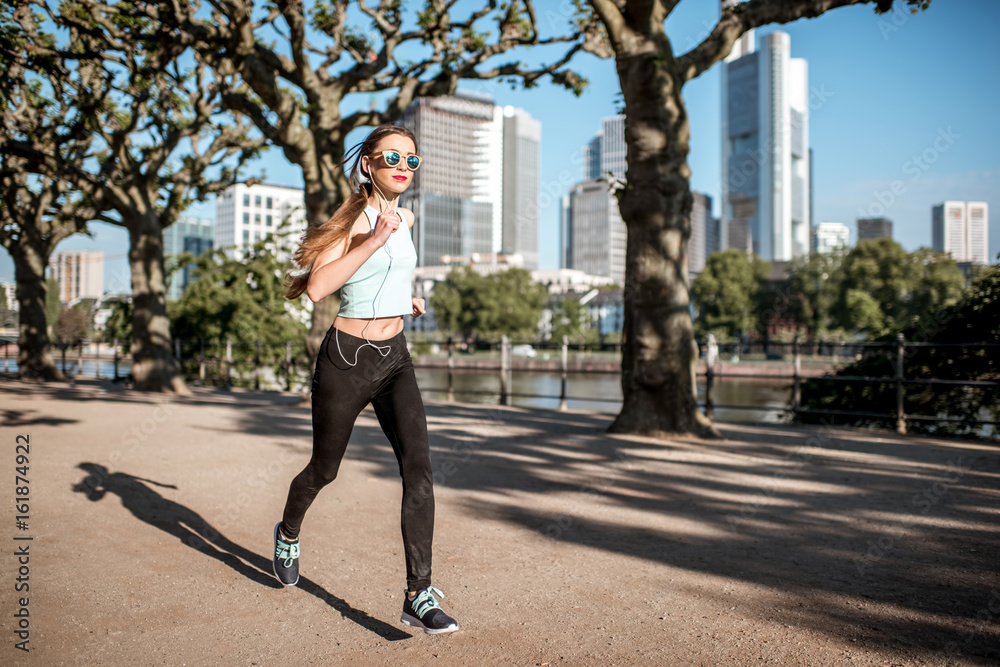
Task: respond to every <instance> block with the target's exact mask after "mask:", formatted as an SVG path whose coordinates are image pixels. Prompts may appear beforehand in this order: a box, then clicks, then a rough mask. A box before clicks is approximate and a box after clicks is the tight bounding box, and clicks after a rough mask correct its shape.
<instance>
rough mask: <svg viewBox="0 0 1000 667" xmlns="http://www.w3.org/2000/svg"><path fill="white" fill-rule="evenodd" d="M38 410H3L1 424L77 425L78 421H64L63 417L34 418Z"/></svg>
mask: <svg viewBox="0 0 1000 667" xmlns="http://www.w3.org/2000/svg"><path fill="white" fill-rule="evenodd" d="M33 412H37V410H2V411H0V415H2V416H0V424H2V425H4V426H8V427H11V428H14V427H18V428H20V427H24V426H64V425H66V424H76V423H77V420H76V419H63V418H61V417H42V416H38V417H32V416H31V413H33Z"/></svg>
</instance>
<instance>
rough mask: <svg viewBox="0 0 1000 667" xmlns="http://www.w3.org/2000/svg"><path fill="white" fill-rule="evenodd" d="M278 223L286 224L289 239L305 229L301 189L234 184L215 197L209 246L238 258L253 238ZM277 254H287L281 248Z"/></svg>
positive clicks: (264, 233) (264, 236)
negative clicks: (212, 233) (210, 243)
mask: <svg viewBox="0 0 1000 667" xmlns="http://www.w3.org/2000/svg"><path fill="white" fill-rule="evenodd" d="M282 224H286V225H287V226H286V227H285V230H287V231H289V232H290V234H291V236H290V237H289V238H290V239H294V240H297V239H298V234H299V233H301V232H302V231H305V228H306V212H305V196H304V193H303V191H302V189H301V188H291V187H287V186H284V185H266V184H259V185H247V184H246V183H237V184H235V185H231V186H230V187H228V188H226V189H225V190H224V191H223V192H222V193H221V194H220V195H219V196H218V198H217V199H216V200H215V235H214V239H213V247H215V248H220V249H225V250H226V252H227V253H228V254H229V255H230V256H231V257H238V256H240V255H241V254H242V253H243V251H245V250H247V249H249V248H251V247H253V244H254V243H256V242H257V241H260V240H261V239H263V238H266V237H267V235H268V234H270V233H272V232H277V231H278V228H279V227H280V226H281V225H282ZM292 244H294V242H293V243H292ZM286 245H287V244H286ZM279 256H281V257H283V258H287V257H288V253H287V251H286V250H282V251H281V252H279Z"/></svg>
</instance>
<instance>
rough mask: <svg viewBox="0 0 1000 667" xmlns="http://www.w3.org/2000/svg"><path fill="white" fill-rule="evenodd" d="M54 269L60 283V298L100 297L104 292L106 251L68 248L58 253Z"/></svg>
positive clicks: (72, 299) (71, 301) (67, 301)
mask: <svg viewBox="0 0 1000 667" xmlns="http://www.w3.org/2000/svg"><path fill="white" fill-rule="evenodd" d="M53 271H54V273H55V278H56V281H57V282H58V283H59V300H60V301H61V302H63V303H73V302H74V301H76V300H77V299H86V298H92V299H100V298H101V295H102V294H103V293H104V253H103V252H102V251H100V250H67V251H64V252H60V253H57V254H56V258H55V262H53Z"/></svg>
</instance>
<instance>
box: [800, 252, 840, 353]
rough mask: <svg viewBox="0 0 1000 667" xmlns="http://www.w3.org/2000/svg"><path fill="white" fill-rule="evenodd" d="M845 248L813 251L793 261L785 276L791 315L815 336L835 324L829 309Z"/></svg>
mask: <svg viewBox="0 0 1000 667" xmlns="http://www.w3.org/2000/svg"><path fill="white" fill-rule="evenodd" d="M845 254H846V251H845V250H842V249H837V250H834V251H833V252H829V253H816V252H812V253H809V254H808V255H805V256H803V257H799V258H796V259H795V260H793V262H792V271H791V275H790V277H789V279H788V285H789V289H790V292H791V294H792V295H794V296H793V298H792V299H791V302H792V310H793V313H792V314H793V317H794V318H795V320H796V322H798V323H799V324H800V325H801V326H802V327H803V328H804V329H805V330H806V332H807V336H808V337H809V338H812V339H814V340H818V339H820V338H823V337H824V336H825V335H827V334H828V333H829V332H830V331H831V329H834V328H835V327H836V324H834V322H833V317H832V310H833V305H834V304H835V303H836V301H837V298H838V297H839V294H840V276H839V274H838V271H839V269H840V265H841V263H843V261H844V255H845Z"/></svg>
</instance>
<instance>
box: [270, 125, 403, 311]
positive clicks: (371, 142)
mask: <svg viewBox="0 0 1000 667" xmlns="http://www.w3.org/2000/svg"><path fill="white" fill-rule="evenodd" d="M393 134H401V135H403V136H404V137H406V138H408V139H409V140H410V141H412V142H413V146H414V150H416V146H417V138H416V137H415V136H414V135H413V132H411V131H410V130H408V129H407V128H405V127H403V126H402V125H392V124H389V123H386V124H384V125H379V126H378V127H376V128H375V129H374V130H372V132H371V134H369V135H368V136H367V137H365V140H364V141H363V142H361V143H360V144H358V145H357V146H355V147H354V148H352V149H351V150H349V151H347V154H346V155H344V159H343V160H342V161H341V162H340V164H339V165H338V166H341V165H344V164H346V163H347V162H348V161H349V160H350V159H351V158H352V157H353V158H354V164H353V165H352V166H351V176H350V178H351V182H352V183H355V182H356V183H358V188H357V190H355V191H354V193H353V194H352V195H351V196H350V197H349V198H348V200H347V201H345V202H344V203H343V204H341V205H340V207H339V208H337V210H336V211H335V212H334V214H333V216H331V218H330V219H329V220H327V221H326V222H325V223H323V224H322V225H310V226H309V227H307V228H306V231H305V233H304V234H303V235H302V242H301V243H300V245H299V247H298V249H297V250H296V251H295V254H294V255H293V256H292V261H293V262H294V263H295V266H296V267H297V268H296V269H294V270H292V271H290V272H289V273H288V275H286V276H285V298H286V299H297V298H299V297H300V296H302V294H303V292H305V291H306V286H307V285H308V284H309V275H310V274H311V273H312V266H313V263H314V262H315V261H316V257H317V256H319V254H320V253H321V252H323V251H324V250H326V249H327V248H329V247H330V246H335V245H337V244H338V243H344V244H347V243H348V242H349V241H350V238H351V229H353V228H354V223H355V221H356V220H357V219H358V216H359V215H361V212H362V211H364V210H365V206H367V205H368V197H370V196H371V192H372V184H371V181H370V180H369V181H361V176H360V174H361V170H360V167H361V158H362V157H367V158H368V159H369V160H371V157H372V154H373V153H374V152H375V147H376V146H378V144H379V142H380V141H382V140H383V139H385V138H386V137H388V136H390V135H393Z"/></svg>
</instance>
